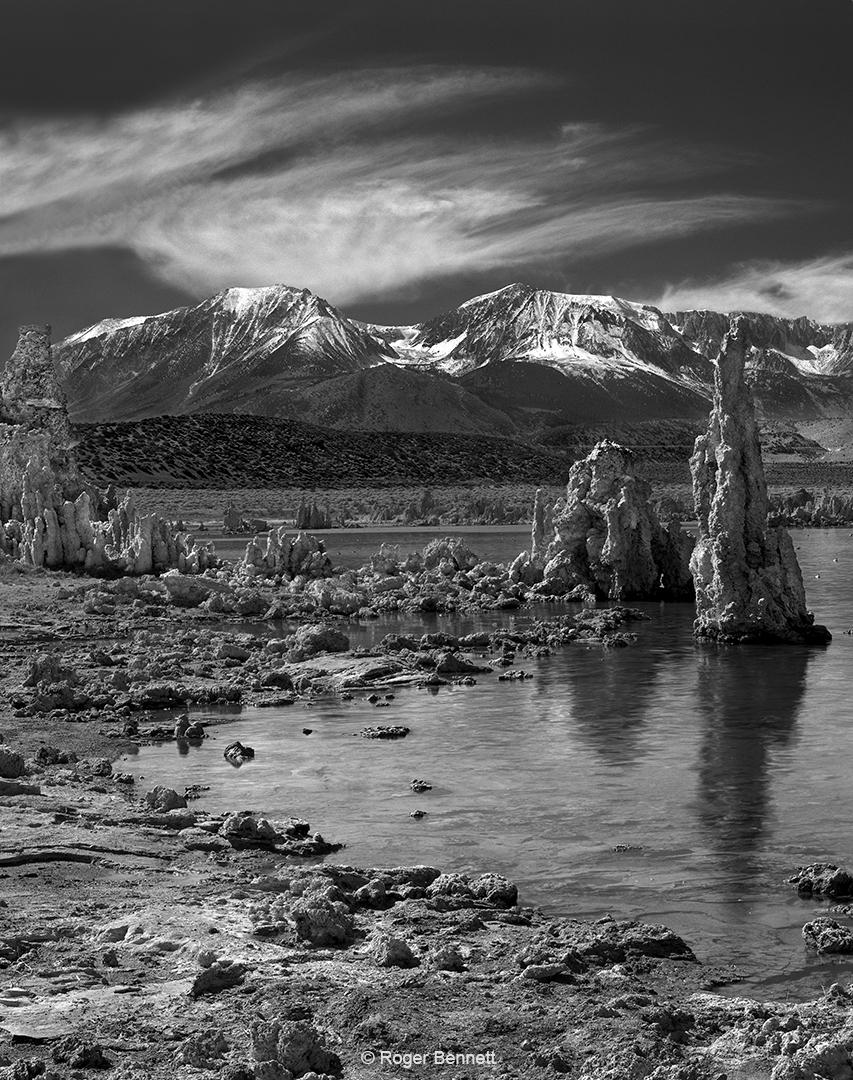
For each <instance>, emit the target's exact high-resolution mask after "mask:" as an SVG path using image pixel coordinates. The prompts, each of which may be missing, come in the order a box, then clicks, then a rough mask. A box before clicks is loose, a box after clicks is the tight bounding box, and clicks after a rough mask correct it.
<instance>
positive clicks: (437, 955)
mask: <svg viewBox="0 0 853 1080" xmlns="http://www.w3.org/2000/svg"><path fill="white" fill-rule="evenodd" d="M429 962H430V965H431V966H432V967H434V968H437V969H438V970H439V971H464V970H465V959H464V957H463V956H462V953H461V952H460V951H459V948H458V946H456V945H450V944H448V945H436V947H435V948H434V949H431V950H430V953H429Z"/></svg>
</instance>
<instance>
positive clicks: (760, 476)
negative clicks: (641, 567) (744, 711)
mask: <svg viewBox="0 0 853 1080" xmlns="http://www.w3.org/2000/svg"><path fill="white" fill-rule="evenodd" d="M745 335H746V326H745V323H744V320H743V319H738V320H737V321H736V322H735V323H734V324H733V325H732V328H731V329H730V330H729V332H728V333H727V335H726V336H725V338H724V339H723V341H722V344H721V350H720V356H719V359H718V360H717V365H716V370H715V372H714V405H713V409H712V411H711V417H710V422H709V425H708V431H707V433H706V434H705V435H700V436H699V438H697V440H696V445H695V449H694V451H693V456H692V457H691V459H690V471H691V474H692V477H693V499H694V502H695V505H696V516H697V518H698V520H699V540H698V542H697V544H696V547H695V549H694V551H693V556H692V559H691V569H692V571H693V580H694V584H695V588H696V615H697V618H696V623H695V626H694V633H695V634H696V636H697V637H702V638H711V639H713V640H716V641H722V642H739V641H788V642H804V643H808V644H823V643H825V642H827V641H829V640H830V638H831V636H832V635H831V634H830V633H829V631H828V630H827V629H826V627H825V626H816V625H815V623H814V616H813V615H812V613H811V612H810V611H808V610H807V609H806V595H805V589H804V588H803V577H802V574H801V572H800V567H799V564H798V563H797V556H796V554H795V553H794V545H793V544H792V542H791V538H790V536H789V535H788V533H787V531H786V530H785V529H784V528H782V527H773V526H768V524H767V512H768V509H769V503H768V498H767V482H766V480H765V477H764V466H763V463H762V460H761V446H760V444H759V440H758V430H757V427H756V423H755V410H754V407H753V402H752V397H751V395H750V393H749V391H748V389H747V386H746V383H745V381H744V348H745Z"/></svg>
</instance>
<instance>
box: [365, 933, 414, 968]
mask: <svg viewBox="0 0 853 1080" xmlns="http://www.w3.org/2000/svg"><path fill="white" fill-rule="evenodd" d="M367 952H368V955H369V956H370V957H371V959H372V960H373V962H374V963H375V964H376V965H377V966H378V967H402V968H410V967H417V965H418V959H417V957H416V956H415V954H414V953H413V952H412V950H411V949H410V948H409V946H408V945H407V944H406V942H405V941H403V939H402V938H399V937H394V936H393V935H392V934H389V933H387V932H386V931H384V930H380V931H378V932H377V933H375V934H374V935H373V937H372V939H371V941H370V944H369V945H368V948H367Z"/></svg>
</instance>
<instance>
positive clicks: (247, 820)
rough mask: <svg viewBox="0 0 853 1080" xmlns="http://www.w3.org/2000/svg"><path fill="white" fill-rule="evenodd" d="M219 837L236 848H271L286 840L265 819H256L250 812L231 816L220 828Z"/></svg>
mask: <svg viewBox="0 0 853 1080" xmlns="http://www.w3.org/2000/svg"><path fill="white" fill-rule="evenodd" d="M219 835H220V836H224V837H225V839H226V840H228V841H229V842H230V843H231V844H233V845H234V846H235V847H266V848H269V847H274V846H275V845H276V844H278V843H280V842H281V841H282V840H283V839H284V837H283V836H282V835H281V833H280V832H278V830H277V829H276V828H275V827H274V826H273V825H272V824H271V823H270V822H269V821H268V820H267V819H266V818H265V817H255V816H254V815H253V814H250V813H248V812H243V813H239V814H229V815H228V817H226V818H225V821H223V823H222V825H221V826H220V828H219Z"/></svg>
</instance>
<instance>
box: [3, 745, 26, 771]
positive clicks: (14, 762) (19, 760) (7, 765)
mask: <svg viewBox="0 0 853 1080" xmlns="http://www.w3.org/2000/svg"><path fill="white" fill-rule="evenodd" d="M26 771H27V766H26V763H25V761H24V759H23V757H22V756H21V755H20V754H19V753H17V752H16V751H15V750H13V749H12V747H11V746H3V745H0V777H4V778H5V779H7V780H16V779H17V778H18V777H19V776H23V775H24V774H25V773H26Z"/></svg>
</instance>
